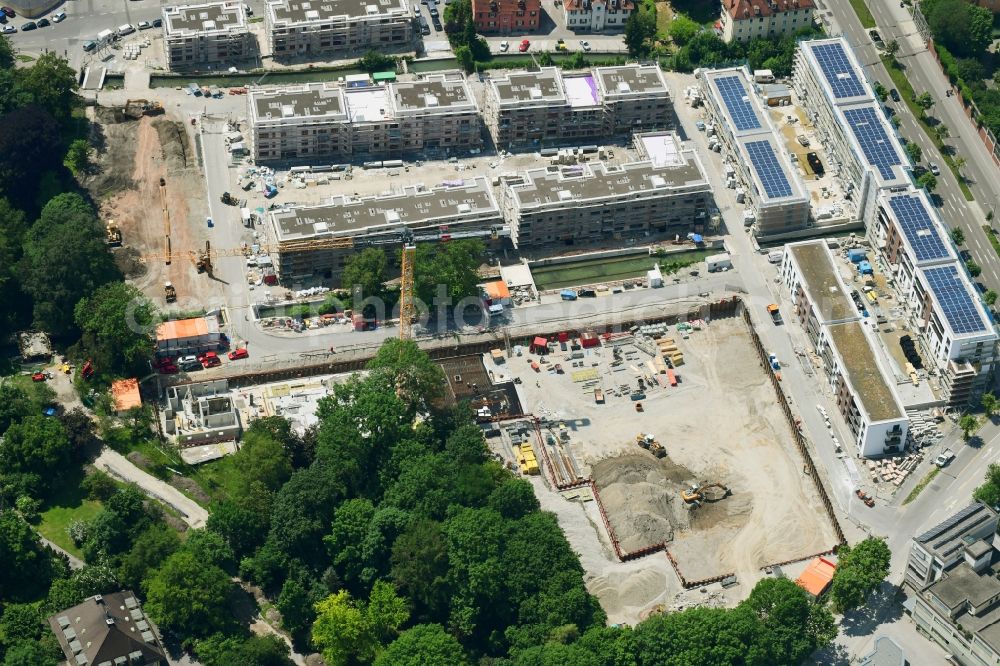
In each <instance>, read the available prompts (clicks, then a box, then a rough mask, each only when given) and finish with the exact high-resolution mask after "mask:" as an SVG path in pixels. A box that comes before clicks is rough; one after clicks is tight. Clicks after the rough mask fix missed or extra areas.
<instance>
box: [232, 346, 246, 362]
mask: <svg viewBox="0 0 1000 666" xmlns="http://www.w3.org/2000/svg"><path fill="white" fill-rule="evenodd" d="M249 356H250V352H248V351H247V350H246V349H245V348H243V347H241V348H240V349H234V350H233V351H231V352H229V360H230V361H236V360H239V359H241V358H247V357H249Z"/></svg>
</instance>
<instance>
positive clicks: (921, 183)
mask: <svg viewBox="0 0 1000 666" xmlns="http://www.w3.org/2000/svg"><path fill="white" fill-rule="evenodd" d="M917 186H918V187H922V188H924V189H925V190H927V191H928V192H933V191H934V189H935V188H936V187H937V177H936V176H935V175H934V174H932V173H931V172H930V171H926V172H924V173H922V174H920V177H918V178H917Z"/></svg>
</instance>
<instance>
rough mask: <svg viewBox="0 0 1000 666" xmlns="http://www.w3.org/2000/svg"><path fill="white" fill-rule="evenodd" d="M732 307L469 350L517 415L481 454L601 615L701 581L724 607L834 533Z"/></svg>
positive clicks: (619, 615)
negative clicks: (529, 508) (559, 531)
mask: <svg viewBox="0 0 1000 666" xmlns="http://www.w3.org/2000/svg"><path fill="white" fill-rule="evenodd" d="M736 309H737V311H738V312H737V315H736V316H719V317H716V318H714V319H712V318H709V317H708V316H706V315H707V314H708V313H709V312H710V310H709V309H708V308H703V309H702V311H701V312H702V313H703V314H701V315H700V316H701V317H704V318H698V317H691V316H688V318H685V317H683V316H682V317H680V321H679V322H677V321H676V320H675V322H674V323H671V324H667V323H655V324H648V325H644V326H635V327H632V329H631V330H630V331H628V332H621V333H604V334H594V333H589V332H584V333H582V334H578V333H575V332H567V333H566V334H565V335H563V334H557V335H555V336H548V337H538V338H534V339H531V340H526V341H524V343H523V344H521V345H513V346H512V347H511V349H510V351H509V353H506V354H498V353H497V352H496V351H494V352H493V353H488V354H485V355H484V356H483V359H484V361H483V363H484V366H485V368H486V371H487V374H488V375H489V376H490V377H491V378H492V379H493V380H494V381H496V382H508V381H509V382H513V383H514V385H516V386H517V389H518V393H519V395H520V396H521V403H522V405H521V406H522V409H523V411H524V412H525V414H527V415H529V416H522V417H511V418H510V419H508V420H500V421H498V422H495V423H493V424H491V425H490V426H489V432H488V433H487V434H488V442H489V443H490V446H491V449H492V450H493V452H494V454H495V455H497V456H498V457H499V458H501V459H503V460H504V461H505V462H506V463H507V464H508V466H509V467H511V468H512V469H515V470H518V471H519V472H521V473H523V474H525V475H527V476H529V477H531V478H533V482H534V484H535V487H536V491H537V493H538V495H539V497H540V499H541V502H542V506H543V508H544V509H546V510H551V511H553V512H555V513H556V514H557V515H558V516H559V519H560V524H561V525H563V527H564V529H565V530H566V533H567V536H568V538H569V540H570V543H571V544H572V545H573V547H574V550H576V551H577V552H579V553H581V560H582V562H583V565H584V567H585V568H586V569H587V572H588V586H589V589H590V590H591V591H592V592H593V593H594V594H595V595H597V596H598V598H599V599H600V600H601V602H602V604H603V606H604V608H605V610H606V611H607V612H608V614H609V616H610V617H611V621H622V622H630V621H635V620H636V619H638V618H639V617H641V616H642V615H643V614H644V613H646V612H648V611H649V609H650V608H651V607H652V606H655V605H657V604H665V603H669V602H670V600H671V599H672V598H673V597H674V596H676V595H677V594H680V593H681V592H682V591H683V590H684V589H686V588H694V587H700V586H703V585H708V584H712V583H721V584H722V587H723V588H728V589H726V591H725V592H720V593H721V594H724V595H725V596H726V599H727V600H728V602H732V603H735V602H736V601H738V600H739V599H740V598H742V597H745V596H746V594H748V593H749V591H750V589H751V588H752V587H753V584H754V583H755V582H756V581H757V580H758V579H760V578H761V577H763V576H764V575H765V573H764V571H765V570H766V569H769V567H772V566H773V565H777V564H782V565H784V564H787V563H792V562H797V561H800V560H803V559H805V558H810V557H812V556H815V555H816V554H818V553H824V552H828V551H830V550H831V549H833V548H834V547H835V546H837V545H838V544H839V543H840V542H841V540H842V534H841V532H840V528H839V526H838V525H837V524H836V522H835V520H834V519H833V517H832V514H831V512H830V510H829V509H828V506H825V505H828V500H827V499H826V497H825V493H824V491H823V489H822V488H821V486H820V485H819V483H818V482H817V478H816V475H815V470H814V468H812V463H811V462H810V461H808V460H807V459H805V458H804V456H803V454H802V453H801V452H800V450H799V449H798V448H797V444H796V437H797V436H798V433H797V432H796V431H795V424H794V421H793V420H792V418H791V416H790V414H791V413H790V411H789V412H788V413H787V414H786V411H785V408H784V407H783V403H782V401H783V400H784V396H783V395H782V394H781V393H780V392H779V391H776V387H777V386H780V382H779V380H778V379H776V378H775V375H778V376H779V377H780V372H779V371H777V370H775V369H773V365H772V364H771V363H770V362H769V360H768V355H767V354H766V353H765V352H764V351H763V350H762V349H758V348H755V342H754V340H755V339H756V336H755V334H754V333H753V330H752V328H751V327H750V325H749V323H748V320H746V319H745V318H744V317H743V316H742V314H740V313H742V305H740V306H739V307H738V308H736ZM758 344H759V343H758ZM567 500H568V501H567Z"/></svg>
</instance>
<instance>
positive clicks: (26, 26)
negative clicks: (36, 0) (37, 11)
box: [21, 21, 38, 32]
mask: <svg viewBox="0 0 1000 666" xmlns="http://www.w3.org/2000/svg"><path fill="white" fill-rule="evenodd" d="M37 27H38V26H37V25H35V22H34V21H28V22H27V23H25V24H24V25H22V26H21V32H28V31H29V30H34V29H35V28H37Z"/></svg>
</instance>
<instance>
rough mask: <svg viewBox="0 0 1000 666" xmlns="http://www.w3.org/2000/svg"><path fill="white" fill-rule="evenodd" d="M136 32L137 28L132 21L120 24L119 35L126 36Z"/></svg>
mask: <svg viewBox="0 0 1000 666" xmlns="http://www.w3.org/2000/svg"><path fill="white" fill-rule="evenodd" d="M133 32H135V28H134V27H133V26H132V24H131V23H126V24H125V25H120V26H118V36H119V37H124V36H125V35H131V34H132V33H133Z"/></svg>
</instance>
